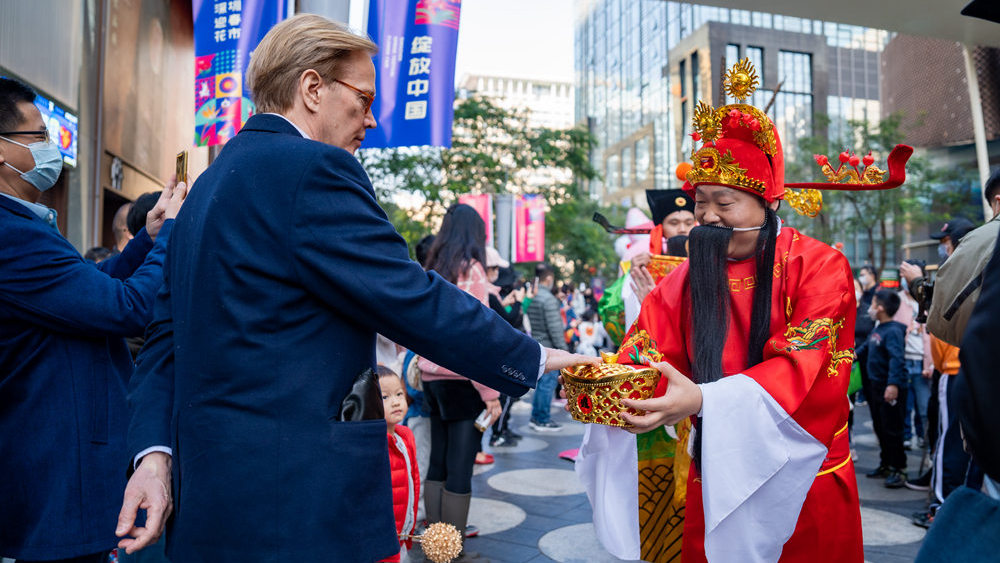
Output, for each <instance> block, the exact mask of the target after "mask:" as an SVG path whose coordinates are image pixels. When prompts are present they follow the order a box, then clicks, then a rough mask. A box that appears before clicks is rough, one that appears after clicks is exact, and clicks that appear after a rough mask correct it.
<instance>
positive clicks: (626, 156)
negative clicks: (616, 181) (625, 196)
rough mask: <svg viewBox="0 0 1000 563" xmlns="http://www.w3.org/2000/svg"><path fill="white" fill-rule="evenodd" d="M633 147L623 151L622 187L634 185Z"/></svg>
mask: <svg viewBox="0 0 1000 563" xmlns="http://www.w3.org/2000/svg"><path fill="white" fill-rule="evenodd" d="M632 182H633V180H632V147H625V148H623V149H622V186H631V185H632Z"/></svg>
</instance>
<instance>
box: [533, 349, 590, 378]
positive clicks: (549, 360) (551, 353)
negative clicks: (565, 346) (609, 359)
mask: <svg viewBox="0 0 1000 563" xmlns="http://www.w3.org/2000/svg"><path fill="white" fill-rule="evenodd" d="M545 353H546V355H547V357H546V358H545V371H546V372H549V371H552V370H557V369H563V368H568V367H572V366H578V365H581V364H591V365H597V364H599V363H601V359H600V358H595V357H594V356H584V355H582V354H570V353H569V352H567V351H566V350H559V349H557V348H546V349H545Z"/></svg>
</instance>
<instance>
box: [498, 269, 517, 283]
mask: <svg viewBox="0 0 1000 563" xmlns="http://www.w3.org/2000/svg"><path fill="white" fill-rule="evenodd" d="M516 281H517V274H516V273H515V272H514V270H513V269H512V268H505V267H501V268H500V270H499V272H498V275H497V279H496V281H495V282H493V285H496V286H499V287H507V286H512V285H514V282H516Z"/></svg>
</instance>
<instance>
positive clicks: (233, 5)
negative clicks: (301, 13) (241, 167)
mask: <svg viewBox="0 0 1000 563" xmlns="http://www.w3.org/2000/svg"><path fill="white" fill-rule="evenodd" d="M191 9H192V13H193V15H194V57H195V58H194V110H195V118H194V123H195V125H194V144H195V145H197V146H205V145H208V146H211V145H220V144H222V143H225V142H226V141H228V140H229V139H231V138H233V136H235V135H236V133H238V132H239V131H240V129H241V128H242V127H243V124H244V123H246V121H247V119H249V118H250V116H251V115H253V114H254V109H255V108H254V105H253V102H251V101H250V92H249V91H248V90H247V88H246V78H245V75H246V70H247V65H248V64H249V63H250V53H251V52H252V51H253V50H254V49H255V48H256V47H257V44H258V43H260V40H261V39H263V38H264V35H265V34H267V32H268V30H270V29H271V28H272V27H274V25H275V24H277V23H278V22H280V21H281V20H283V19H285V15H286V13H287V1H286V0H192V1H191Z"/></svg>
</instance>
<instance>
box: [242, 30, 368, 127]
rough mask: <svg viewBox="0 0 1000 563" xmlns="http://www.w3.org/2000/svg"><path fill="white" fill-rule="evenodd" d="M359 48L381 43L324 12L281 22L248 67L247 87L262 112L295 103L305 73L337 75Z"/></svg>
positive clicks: (258, 48) (262, 41) (329, 76)
mask: <svg viewBox="0 0 1000 563" xmlns="http://www.w3.org/2000/svg"><path fill="white" fill-rule="evenodd" d="M359 51H360V52H364V53H369V54H375V52H376V51H378V47H377V46H376V45H375V43H374V42H372V40H371V39H368V38H367V37H363V36H361V35H357V34H355V33H353V32H351V31H350V30H349V29H348V28H347V26H345V25H344V24H342V23H338V22H335V21H333V20H330V19H327V18H324V17H323V16H318V15H315V14H299V15H296V16H293V17H291V18H288V19H287V20H285V21H283V22H281V23H279V24H278V25H276V26H274V27H273V28H271V31H268V32H267V35H265V36H264V39H262V40H261V42H260V45H258V46H257V49H255V50H254V52H253V54H252V55H251V57H250V66H249V67H248V68H247V77H246V79H247V87H248V88H249V89H250V92H251V96H252V98H253V101H254V103H255V104H256V105H257V111H258V112H262V113H263V112H272V113H273V112H281V111H284V110H287V109H289V108H291V107H292V101H293V100H294V98H295V90H296V89H297V88H298V83H299V77H300V76H302V73H303V72H305V71H307V70H309V69H313V70H315V71H316V72H317V73H319V75H320V77H322V78H323V80H324V81H325V82H327V81H330V80H333V79H334V78H336V76H337V72H338V71H339V70H340V67H341V65H342V64H343V62H344V60H345V59H347V58H348V57H350V56H351V55H352V54H353V53H356V52H359Z"/></svg>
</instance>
